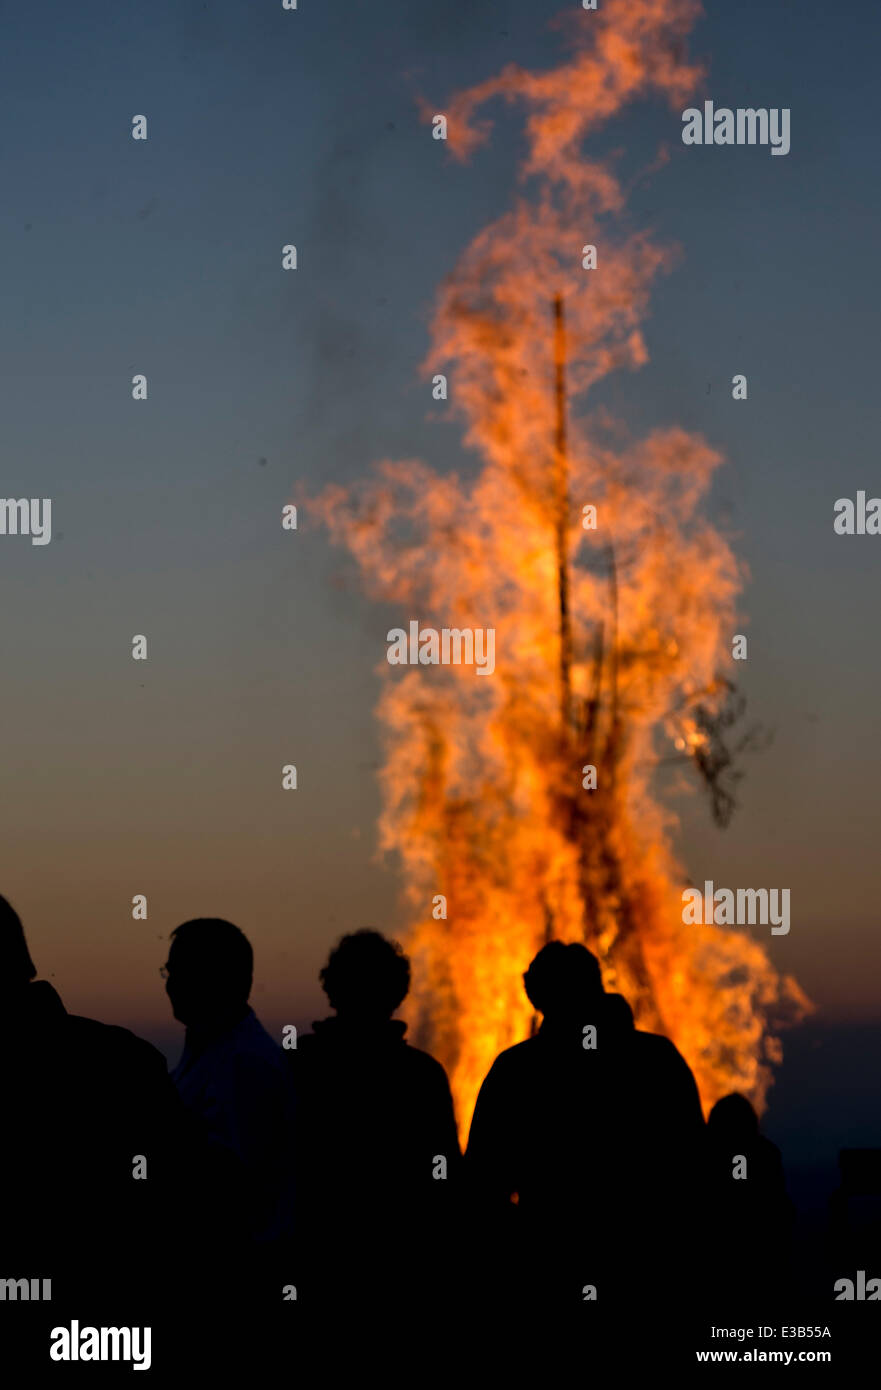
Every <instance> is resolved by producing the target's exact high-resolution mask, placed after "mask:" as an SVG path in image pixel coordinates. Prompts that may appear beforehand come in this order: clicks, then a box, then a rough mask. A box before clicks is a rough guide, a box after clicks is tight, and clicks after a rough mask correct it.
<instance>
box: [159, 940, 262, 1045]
mask: <svg viewBox="0 0 881 1390" xmlns="http://www.w3.org/2000/svg"><path fill="white" fill-rule="evenodd" d="M253 978H254V952H253V950H252V949H251V943H250V941H249V940H248V938H247V937H246V936H245V933H244V932H243V931H242V930H241V928H240V927H237V926H235V925H234V924H233V923H232V922H227V921H225V920H224V919H223V918H222V917H194V918H193V919H192V920H191V921H189V922H182V923H181V925H180V926H179V927H175V929H174V931H173V932H172V933H171V946H170V948H169V952H168V982H167V985H166V990H167V993H168V997H169V999H170V1000H171V1003H172V1007H173V1009H174V1013H175V1017H176V1018H179V1019H180V1020H181V1021H182V1022H186V1021H187V1014H188V1013H191V1012H192V1011H193V1006H194V1005H195V1007H196V1009H197V1010H198V1011H199V1012H202V1011H204V1009H205V1007H206V1006H207V1007H209V1008H218V1007H220V1008H225V1007H232V1006H237V1005H242V1004H246V1003H247V1001H248V995H249V994H250V993H251V984H252V982H253Z"/></svg>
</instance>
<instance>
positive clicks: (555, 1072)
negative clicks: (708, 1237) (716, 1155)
mask: <svg viewBox="0 0 881 1390" xmlns="http://www.w3.org/2000/svg"><path fill="white" fill-rule="evenodd" d="M523 980H524V986H525V989H526V993H527V996H528V998H529V1000H530V1002H531V1003H532V1004H533V1006H534V1008H535V1009H536V1010H537V1011H538V1012H539V1013H541V1014H543V1015H544V1021H543V1022H542V1025H541V1027H540V1028H539V1030H538V1032H537V1033H536V1035H535V1036H534V1037H532V1038H530V1039H528V1040H527V1041H525V1042H522V1043H518V1044H517V1045H516V1046H514V1047H511V1048H508V1049H507V1050H506V1051H505V1052H503V1053H501V1054H500V1056H499V1057H497V1058H496V1060H495V1062H494V1063H493V1065H492V1068H491V1069H490V1071H489V1074H488V1075H487V1077H486V1079H485V1080H484V1082H483V1085H482V1086H481V1089H480V1094H479V1095H478V1099H477V1105H476V1108H475V1112H474V1118H473V1121H472V1125H471V1133H470V1136H469V1141H468V1149H467V1154H466V1166H467V1171H468V1174H469V1178H470V1183H471V1186H472V1189H473V1191H474V1192H475V1194H476V1199H477V1201H478V1203H479V1204H480V1206H482V1207H483V1208H484V1209H485V1211H486V1212H487V1214H488V1218H489V1221H490V1225H489V1229H488V1232H487V1233H488V1236H489V1238H490V1239H491V1240H493V1241H495V1242H496V1243H497V1244H498V1247H499V1250H500V1261H499V1263H497V1265H496V1274H495V1277H496V1279H497V1280H498V1279H504V1278H506V1277H507V1276H506V1275H505V1270H506V1269H508V1270H511V1269H516V1270H517V1271H518V1274H517V1279H518V1280H519V1285H520V1290H521V1292H523V1293H524V1294H527V1296H528V1300H529V1301H532V1299H534V1298H535V1297H537V1296H539V1295H540V1294H543V1295H544V1296H545V1297H546V1298H547V1299H548V1301H550V1302H552V1303H554V1304H555V1305H562V1304H568V1305H570V1306H574V1305H575V1304H576V1303H577V1302H579V1301H580V1300H581V1299H582V1297H583V1293H582V1291H583V1289H584V1288H585V1287H586V1286H595V1287H596V1289H597V1302H598V1303H599V1301H600V1300H601V1299H602V1301H603V1302H604V1304H605V1305H606V1306H608V1304H609V1301H610V1299H611V1298H612V1297H613V1296H614V1297H619V1296H621V1297H626V1296H627V1295H626V1289H625V1288H624V1286H626V1285H629V1284H631V1283H632V1285H633V1287H634V1289H636V1288H638V1287H639V1286H640V1284H642V1286H643V1287H644V1285H645V1281H646V1278H647V1277H648V1278H651V1279H655V1278H657V1277H659V1276H660V1275H661V1273H662V1271H664V1265H665V1261H666V1262H667V1268H668V1269H669V1258H670V1252H669V1247H668V1244H667V1241H668V1227H669V1226H670V1225H671V1224H672V1217H673V1213H676V1216H677V1218H678V1220H679V1222H680V1227H681V1222H682V1219H683V1207H684V1205H685V1204H686V1202H687V1193H688V1188H689V1184H690V1182H691V1178H692V1175H693V1168H692V1165H693V1163H694V1158H695V1151H696V1148H697V1145H698V1143H699V1140H700V1135H701V1131H702V1129H703V1117H702V1115H701V1110H700V1102H699V1099H698V1094H697V1088H696V1086H695V1083H694V1078H693V1077H692V1075H691V1072H690V1070H689V1068H688V1066H687V1065H686V1063H685V1061H684V1060H683V1058H682V1057H681V1056H680V1054H679V1053H678V1051H677V1050H676V1048H675V1047H674V1046H673V1044H672V1043H671V1042H670V1041H669V1040H668V1039H666V1038H662V1037H657V1036H655V1035H652V1034H647V1033H641V1032H637V1031H636V1030H635V1029H634V1027H633V1017H632V1013H631V1011H630V1008H629V1006H628V1005H627V1003H626V1001H625V1000H624V999H622V998H620V997H619V996H607V995H606V994H604V992H603V986H602V977H601V974H600V968H599V963H598V962H597V960H596V958H595V957H594V956H593V955H592V954H591V953H590V952H589V951H588V950H587V949H586V947H584V946H582V945H580V944H579V943H572V944H568V945H566V944H564V943H563V942H560V941H552V942H550V943H548V945H546V946H544V947H543V948H542V950H540V951H539V953H538V955H537V956H536V957H535V959H534V960H533V962H532V964H531V965H530V967H529V969H528V970H527V972H526V974H525V975H524V977H523ZM681 1235H682V1231H681V1229H680V1238H681Z"/></svg>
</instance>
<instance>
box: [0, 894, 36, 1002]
mask: <svg viewBox="0 0 881 1390" xmlns="http://www.w3.org/2000/svg"><path fill="white" fill-rule="evenodd" d="M36 973H37V967H36V966H35V965H34V962H33V961H32V960H31V953H30V951H29V950H28V943H27V941H26V940H25V934H24V927H23V926H22V925H21V919H20V917H19V915H18V913H17V912H16V910H15V908H14V907H13V906H12V904H11V903H9V902H7V900H6V898H3V897H0V986H3V987H6V988H8V987H9V986H10V985H24V984H27V983H28V982H29V981H30V980H32V979H33V978H34V976H35V975H36Z"/></svg>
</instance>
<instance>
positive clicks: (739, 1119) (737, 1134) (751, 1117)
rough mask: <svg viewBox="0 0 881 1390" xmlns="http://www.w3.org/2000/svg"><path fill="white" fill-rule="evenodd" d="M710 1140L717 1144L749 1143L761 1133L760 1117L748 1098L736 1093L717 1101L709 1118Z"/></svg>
mask: <svg viewBox="0 0 881 1390" xmlns="http://www.w3.org/2000/svg"><path fill="white" fill-rule="evenodd" d="M707 1129H708V1131H709V1134H710V1138H711V1139H712V1140H714V1141H715V1142H717V1143H721V1144H724V1145H726V1146H727V1145H728V1144H729V1143H731V1142H735V1143H748V1142H749V1141H750V1140H751V1139H756V1138H757V1136H758V1133H759V1117H758V1115H757V1114H756V1112H755V1110H754V1109H753V1107H752V1106H751V1105H750V1103H749V1101H748V1100H747V1098H746V1096H741V1095H739V1094H738V1093H737V1092H736V1091H734V1092H732V1094H731V1095H730V1096H723V1097H722V1099H721V1100H717V1101H716V1104H715V1105H714V1106H713V1108H712V1110H711V1111H710V1113H709V1116H708V1117H707Z"/></svg>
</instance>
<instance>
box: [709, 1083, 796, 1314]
mask: <svg viewBox="0 0 881 1390" xmlns="http://www.w3.org/2000/svg"><path fill="white" fill-rule="evenodd" d="M706 1138H707V1143H706V1173H705V1182H706V1197H705V1207H704V1210H705V1213H706V1229H707V1233H708V1236H709V1255H708V1263H709V1266H710V1269H711V1272H712V1278H713V1283H714V1285H715V1288H716V1290H717V1294H718V1295H719V1296H721V1297H722V1298H723V1299H724V1298H728V1299H729V1300H730V1301H733V1302H737V1301H740V1302H743V1303H746V1304H751V1305H752V1306H754V1307H755V1308H756V1311H757V1313H758V1311H759V1310H760V1309H761V1307H762V1306H763V1305H762V1302H761V1300H762V1299H763V1298H764V1299H765V1300H766V1302H765V1304H764V1307H765V1308H771V1307H773V1306H774V1303H773V1301H769V1300H774V1301H776V1302H779V1300H780V1298H781V1297H782V1296H783V1295H784V1294H785V1293H786V1285H787V1280H788V1275H789V1240H790V1233H791V1221H792V1206H791V1203H790V1201H789V1198H788V1197H787V1195H786V1183H785V1179H784V1175H783V1162H782V1159H781V1157H780V1150H779V1149H778V1148H777V1146H776V1145H775V1144H772V1143H771V1141H770V1140H769V1139H766V1138H765V1137H764V1135H763V1134H761V1133H760V1131H759V1120H758V1116H757V1115H756V1112H755V1110H754V1109H753V1107H752V1105H751V1104H750V1102H749V1101H748V1100H747V1099H746V1097H745V1096H742V1095H738V1094H736V1093H734V1094H732V1095H728V1096H723V1098H722V1099H721V1100H719V1101H717V1102H716V1104H715V1105H714V1106H713V1108H712V1110H711V1111H710V1114H709V1118H708V1120H707V1136H706Z"/></svg>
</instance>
